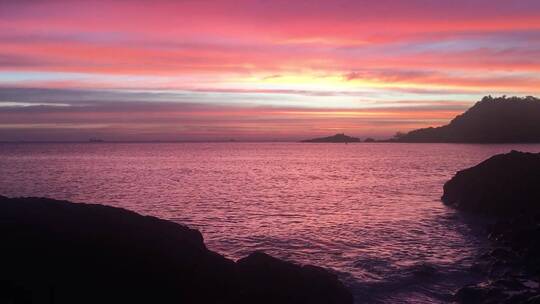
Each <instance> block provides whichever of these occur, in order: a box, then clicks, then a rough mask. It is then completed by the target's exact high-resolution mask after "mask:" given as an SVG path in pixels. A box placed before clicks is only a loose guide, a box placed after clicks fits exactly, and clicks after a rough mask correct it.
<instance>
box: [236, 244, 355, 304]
mask: <svg viewBox="0 0 540 304" xmlns="http://www.w3.org/2000/svg"><path fill="white" fill-rule="evenodd" d="M237 264H238V269H239V270H240V278H241V284H242V286H243V287H244V288H243V289H244V290H247V293H246V294H245V296H246V297H247V299H248V302H250V303H350V302H351V301H352V299H351V296H350V293H349V292H348V291H347V290H346V289H345V288H344V287H343V285H342V284H341V283H340V282H339V280H338V279H337V277H336V276H335V275H333V274H331V273H329V272H328V271H326V270H324V269H322V268H320V267H315V266H309V265H306V266H302V267H300V266H297V265H294V264H292V263H289V262H286V261H281V260H278V259H276V258H273V257H271V256H269V255H267V254H264V253H262V252H255V253H252V254H251V255H249V256H248V257H246V258H243V259H240V260H239V261H238V262H237Z"/></svg>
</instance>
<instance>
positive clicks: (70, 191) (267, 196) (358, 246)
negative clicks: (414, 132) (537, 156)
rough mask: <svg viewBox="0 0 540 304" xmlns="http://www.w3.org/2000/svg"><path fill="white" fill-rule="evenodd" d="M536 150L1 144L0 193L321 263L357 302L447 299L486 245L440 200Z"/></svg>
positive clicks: (234, 252) (214, 243)
mask: <svg viewBox="0 0 540 304" xmlns="http://www.w3.org/2000/svg"><path fill="white" fill-rule="evenodd" d="M512 149H515V150H522V151H529V152H540V145H469V144H467V145H466V144H396V143H369V144H368V143H360V144H348V145H346V144H305V143H304V144H302V143H79V144H76V143H70V144H67V143H66V144H59V143H35V144H32V143H22V144H15V143H13V144H11V143H9V144H8V143H5V144H0V176H1V178H0V195H4V196H10V197H16V196H39V197H50V198H55V199H65V200H70V201H74V202H86V203H99V204H106V205H111V206H116V207H122V208H126V209H130V210H133V211H136V212H139V213H141V214H145V215H153V216H157V217H160V218H163V219H168V220H171V221H174V222H177V223H181V224H185V225H188V226H190V227H192V228H197V229H199V230H200V231H201V232H202V233H203V235H204V239H205V243H206V244H207V246H208V247H209V248H210V249H212V250H214V251H217V252H219V253H221V254H223V255H225V256H227V257H229V258H233V259H238V258H241V257H244V256H246V255H247V254H249V253H250V252H252V251H255V250H262V251H265V252H267V253H269V254H272V255H274V256H276V257H279V258H283V259H287V260H290V261H294V262H297V263H305V264H314V265H318V266H322V267H326V268H329V269H331V270H333V271H335V273H336V274H337V275H338V276H339V277H340V278H341V280H342V281H343V282H344V283H345V284H346V285H348V286H349V287H350V289H351V290H352V291H353V293H354V295H355V299H356V302H358V303H444V302H447V301H449V299H450V296H451V294H452V293H453V292H454V291H455V290H456V289H457V288H459V287H460V286H462V285H463V284H465V283H469V282H475V281H476V280H479V279H480V278H478V277H477V275H475V274H474V273H473V272H471V271H470V270H469V268H470V266H471V264H472V263H473V262H474V260H475V258H476V257H477V256H478V255H479V254H480V253H481V252H482V250H483V249H484V248H485V247H486V246H487V245H488V244H487V241H486V237H485V231H484V228H483V227H484V226H483V224H482V221H483V219H480V218H476V217H471V216H467V215H465V214H461V213H459V212H456V211H455V210H453V209H451V208H449V207H447V206H445V205H444V204H442V203H441V202H440V196H441V195H442V186H443V184H444V182H445V181H447V180H448V179H450V178H451V177H452V176H453V175H454V174H455V172H456V171H458V170H461V169H464V168H467V167H470V166H473V165H475V164H477V163H478V162H480V161H482V160H484V159H486V158H488V157H490V156H492V155H494V154H498V153H504V152H509V151H510V150H512Z"/></svg>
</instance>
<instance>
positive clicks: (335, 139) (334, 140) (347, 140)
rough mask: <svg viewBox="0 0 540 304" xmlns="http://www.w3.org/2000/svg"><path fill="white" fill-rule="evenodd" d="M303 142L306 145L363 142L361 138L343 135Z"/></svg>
mask: <svg viewBox="0 0 540 304" xmlns="http://www.w3.org/2000/svg"><path fill="white" fill-rule="evenodd" d="M301 142H305V143H350V142H351V143H353V142H361V140H360V138H357V137H351V136H347V135H345V134H343V133H340V134H336V135H334V136H328V137H321V138H313V139H306V140H302V141H301Z"/></svg>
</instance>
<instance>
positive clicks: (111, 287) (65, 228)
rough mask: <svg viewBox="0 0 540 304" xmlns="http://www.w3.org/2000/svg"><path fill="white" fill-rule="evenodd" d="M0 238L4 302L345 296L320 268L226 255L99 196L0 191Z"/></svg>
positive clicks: (327, 299)
mask: <svg viewBox="0 0 540 304" xmlns="http://www.w3.org/2000/svg"><path fill="white" fill-rule="evenodd" d="M0 243H1V244H2V250H0V269H1V271H0V291H2V295H0V300H4V299H6V301H8V303H271V302H269V300H268V299H274V298H279V300H280V301H279V302H280V303H352V297H351V295H350V293H349V292H348V291H347V290H346V289H345V287H344V286H343V285H342V284H341V283H340V282H339V281H338V280H337V278H336V277H335V276H333V275H332V274H330V273H329V272H328V271H326V270H324V269H322V268H317V267H312V266H298V265H294V264H292V263H288V262H284V261H280V260H278V259H275V258H272V257H270V256H267V255H263V254H256V255H254V256H250V257H248V258H246V259H244V260H241V261H239V262H238V263H235V262H234V261H231V260H229V259H226V258H225V257H223V256H221V255H219V254H217V253H215V252H212V251H210V250H208V249H207V248H206V246H205V244H204V242H203V238H202V235H201V234H200V233H199V231H197V230H194V229H190V228H188V227H185V226H182V225H179V224H176V223H172V222H169V221H165V220H161V219H158V218H155V217H149V216H142V215H139V214H136V213H134V212H131V211H127V210H124V209H119V208H113V207H107V206H102V205H90V204H73V203H70V202H67V201H57V200H50V199H41V198H20V199H8V198H5V197H0ZM314 295H315V296H314ZM17 299H19V300H17ZM25 299H30V300H29V301H26V300H25Z"/></svg>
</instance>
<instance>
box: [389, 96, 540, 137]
mask: <svg viewBox="0 0 540 304" xmlns="http://www.w3.org/2000/svg"><path fill="white" fill-rule="evenodd" d="M393 141H396V142H450V143H531V142H540V99H538V98H535V97H532V96H528V97H524V98H519V97H510V98H507V97H505V96H503V97H499V98H493V97H491V96H486V97H484V98H483V99H482V100H481V101H479V102H477V103H476V104H475V105H474V106H473V107H471V108H470V109H468V110H467V111H466V112H465V113H463V114H461V115H458V116H456V117H455V118H454V119H453V120H452V121H451V122H450V123H449V124H448V125H445V126H441V127H435V128H433V127H430V128H424V129H418V130H413V131H411V132H409V133H407V134H400V135H399V136H398V137H396V138H395V139H394V140H393Z"/></svg>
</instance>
